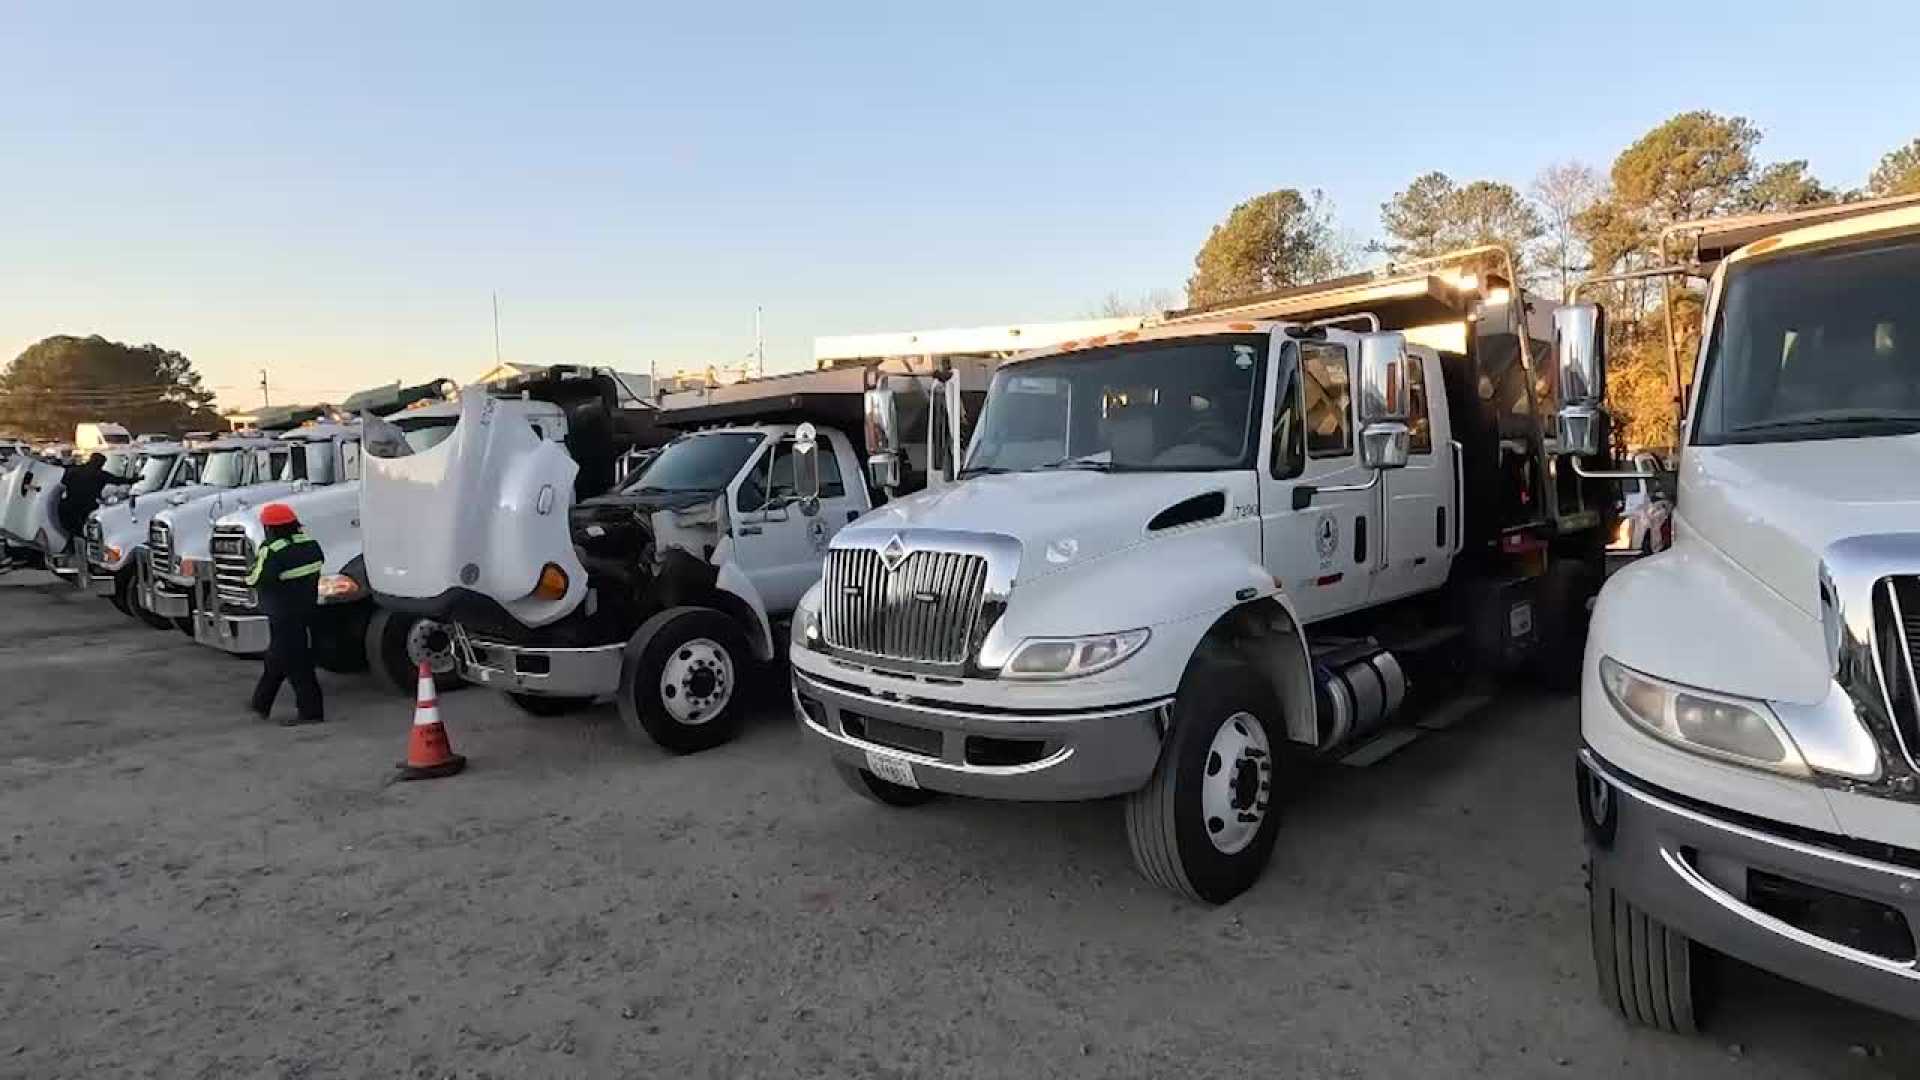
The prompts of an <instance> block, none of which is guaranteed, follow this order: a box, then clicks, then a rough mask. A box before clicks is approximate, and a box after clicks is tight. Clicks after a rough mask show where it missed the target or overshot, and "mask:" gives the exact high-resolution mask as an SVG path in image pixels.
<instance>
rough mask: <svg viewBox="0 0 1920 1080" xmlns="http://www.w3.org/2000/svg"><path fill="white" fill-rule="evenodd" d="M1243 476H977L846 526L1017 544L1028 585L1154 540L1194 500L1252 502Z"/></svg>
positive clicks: (1228, 509)
mask: <svg viewBox="0 0 1920 1080" xmlns="http://www.w3.org/2000/svg"><path fill="white" fill-rule="evenodd" d="M1246 486H1247V485H1246V483H1245V481H1244V479H1243V476H1242V474H1239V473H1232V472H1218V473H1159V472H1138V473H1098V472H1082V471H1068V470H1061V471H1057V472H1028V473H1009V474H1003V475H987V476H976V477H973V478H972V479H970V480H967V481H966V482H965V483H961V484H953V485H949V486H947V487H942V488H935V489H930V490H927V491H922V492H919V493H917V494H914V495H910V496H907V497H906V498H904V499H896V500H894V501H893V502H890V503H888V504H886V505H885V506H883V507H880V508H879V509H878V510H875V511H873V512H872V513H869V514H867V515H866V516H865V517H862V518H861V519H860V520H859V522H858V523H856V524H855V525H853V526H849V528H850V529H857V530H859V531H861V532H867V531H869V530H872V531H880V532H884V531H886V530H890V529H946V530H952V531H958V532H981V533H999V534H1001V535H1004V536H1011V537H1013V538H1014V539H1016V540H1018V541H1020V546H1021V551H1022V554H1021V558H1020V570H1019V578H1020V580H1022V581H1032V580H1035V579H1037V578H1041V577H1045V576H1047V575H1048V574H1052V573H1057V572H1059V571H1061V570H1065V569H1067V568H1068V567H1070V566H1080V565H1084V564H1086V563H1088V562H1091V561H1093V560H1095V559H1100V558H1104V557H1106V556H1108V555H1112V554H1114V553H1116V552H1119V551H1124V550H1126V549H1127V548H1130V547H1133V546H1135V545H1137V544H1144V543H1148V542H1150V541H1151V540H1153V539H1154V535H1153V534H1151V533H1149V532H1148V531H1147V523H1148V522H1150V521H1152V520H1153V519H1154V517H1155V516H1156V515H1158V514H1159V513H1160V512H1161V511H1163V510H1167V509H1169V508H1170V507H1173V506H1175V505H1176V504H1179V503H1182V502H1185V501H1186V500H1188V499H1191V498H1194V497H1196V496H1203V495H1206V494H1208V493H1210V492H1216V491H1217V492H1220V493H1221V494H1222V496H1223V499H1222V502H1221V506H1222V513H1221V515H1220V516H1222V517H1224V516H1226V515H1227V514H1230V513H1232V508H1233V506H1234V505H1235V504H1236V503H1246V502H1250V501H1251V500H1252V493H1251V491H1243V490H1242V489H1243V488H1244V487H1246Z"/></svg>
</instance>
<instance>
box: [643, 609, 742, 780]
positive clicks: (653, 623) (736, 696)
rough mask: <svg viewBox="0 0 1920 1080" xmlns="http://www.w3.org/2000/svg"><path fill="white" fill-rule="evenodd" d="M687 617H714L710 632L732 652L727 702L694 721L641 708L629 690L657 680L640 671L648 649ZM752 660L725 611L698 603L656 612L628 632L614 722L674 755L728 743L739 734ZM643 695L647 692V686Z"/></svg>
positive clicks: (646, 663) (648, 663)
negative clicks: (630, 634)
mask: <svg viewBox="0 0 1920 1080" xmlns="http://www.w3.org/2000/svg"><path fill="white" fill-rule="evenodd" d="M690 619H700V620H718V621H717V622H714V623H713V624H712V626H713V629H714V632H715V634H717V635H718V637H719V638H723V639H724V640H721V641H720V644H721V645H723V646H724V647H725V648H726V649H727V650H728V651H729V652H730V653H732V655H733V678H734V687H733V697H732V698H731V699H729V700H728V702H727V707H726V709H725V710H724V711H723V712H722V713H721V715H719V716H717V717H714V718H713V719H711V720H708V721H707V722H706V723H704V724H698V725H689V724H680V723H677V722H675V721H674V720H673V719H672V718H671V717H668V716H665V715H662V712H661V710H660V709H659V708H658V707H657V706H655V707H653V708H645V709H643V708H641V707H640V704H639V702H638V701H637V700H636V697H635V691H636V689H637V687H638V686H639V685H640V684H641V683H642V682H643V681H644V682H646V683H647V684H649V686H650V687H651V686H654V685H657V684H658V682H659V675H658V673H657V672H655V671H651V670H645V671H643V670H642V669H643V668H648V667H650V666H651V661H650V660H649V657H648V653H649V652H650V651H651V650H652V649H653V646H654V643H655V642H656V641H657V640H662V638H661V635H663V634H673V633H680V632H684V631H683V629H676V627H681V628H684V625H685V623H686V621H687V620H690ZM708 636H710V637H711V636H714V635H708ZM752 662H753V655H752V653H750V652H749V651H748V649H747V644H746V638H745V635H744V634H742V633H741V631H740V627H739V626H738V625H737V624H735V623H734V621H733V619H732V618H731V617H730V616H728V615H727V614H726V613H725V612H723V611H720V610H718V609H716V608H710V607H702V606H698V605H683V606H680V607H672V608H668V609H666V610H665V611H661V612H657V613H655V614H654V615H653V616H652V617H650V618H648V619H647V621H646V622H644V623H642V624H640V629H638V630H636V631H634V634H633V637H632V638H630V639H629V640H628V641H627V647H626V655H625V659H624V661H623V662H622V664H621V670H620V693H619V695H618V700H619V705H620V720H621V722H622V723H623V724H624V725H625V726H626V728H627V730H628V731H629V732H630V733H632V734H634V735H641V736H645V737H646V738H648V739H651V740H652V741H653V742H654V744H655V745H657V746H659V747H660V748H661V749H663V750H667V751H670V752H672V753H675V754H695V753H699V752H700V751H702V750H711V749H713V748H714V747H716V746H720V745H722V744H724V743H728V742H731V741H732V740H733V739H734V737H735V736H737V735H738V734H739V733H740V728H741V725H742V724H743V723H744V722H745V720H746V709H745V708H744V701H743V698H744V697H745V696H746V687H747V686H748V685H749V683H750V680H749V676H750V675H751V674H752V670H751V668H750V667H749V665H750V664H751V663H752ZM648 693H649V695H652V694H653V691H652V689H649V690H648Z"/></svg>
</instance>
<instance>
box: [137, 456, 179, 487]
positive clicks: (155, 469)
mask: <svg viewBox="0 0 1920 1080" xmlns="http://www.w3.org/2000/svg"><path fill="white" fill-rule="evenodd" d="M173 459H174V455H172V454H148V455H147V456H146V457H144V458H142V459H141V460H140V476H139V478H138V479H136V480H135V481H134V482H133V488H132V491H133V494H135V495H145V494H147V493H149V492H154V491H159V490H160V489H161V488H163V487H165V486H166V484H167V477H168V476H169V475H171V474H172V473H173Z"/></svg>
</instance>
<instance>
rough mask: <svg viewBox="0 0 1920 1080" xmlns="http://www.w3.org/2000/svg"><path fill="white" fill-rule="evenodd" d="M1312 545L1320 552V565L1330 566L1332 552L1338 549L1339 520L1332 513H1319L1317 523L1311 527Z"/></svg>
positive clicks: (1331, 563) (1323, 566)
mask: <svg viewBox="0 0 1920 1080" xmlns="http://www.w3.org/2000/svg"><path fill="white" fill-rule="evenodd" d="M1313 546H1314V548H1315V549H1316V550H1318V551H1319V553H1320V566H1321V567H1322V568H1323V569H1324V568H1326V567H1328V566H1332V565H1333V553H1334V552H1336V551H1338V550H1340V522H1338V521H1336V520H1335V519H1334V516H1333V515H1332V514H1322V515H1320V522H1319V524H1317V525H1315V526H1314V527H1313Z"/></svg>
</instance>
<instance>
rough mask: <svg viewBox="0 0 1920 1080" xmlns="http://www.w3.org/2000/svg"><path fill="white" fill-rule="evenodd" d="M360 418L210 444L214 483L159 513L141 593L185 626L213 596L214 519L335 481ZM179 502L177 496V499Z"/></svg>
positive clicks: (145, 602)
mask: <svg viewBox="0 0 1920 1080" xmlns="http://www.w3.org/2000/svg"><path fill="white" fill-rule="evenodd" d="M359 440H360V433H359V430H358V427H357V426H356V425H342V424H317V425H313V426H309V427H305V428H301V429H298V430H295V431H290V432H286V433H284V434H281V435H278V436H265V435H257V436H242V437H238V438H232V439H222V440H219V441H217V442H215V443H214V444H213V445H212V446H211V447H210V448H209V449H210V453H209V454H208V458H207V462H206V465H205V468H204V469H203V471H202V473H201V476H200V480H201V484H202V485H204V486H205V487H207V488H209V489H211V490H209V491H207V492H203V493H201V494H200V495H198V496H197V497H194V498H188V499H184V500H182V501H180V504H179V505H177V506H168V507H167V508H166V509H164V510H161V511H159V512H157V513H155V514H154V515H153V516H152V518H151V519H149V521H148V523H147V542H146V545H145V546H144V547H142V548H141V549H139V558H140V561H139V564H138V566H139V571H138V574H139V577H138V583H139V594H138V595H139V600H140V603H141V607H142V608H143V609H145V610H146V611H147V612H149V613H151V614H153V615H155V616H158V617H160V618H164V619H166V620H168V621H169V622H170V623H171V624H172V625H173V626H174V627H175V628H176V629H178V630H179V631H180V632H181V633H183V634H187V635H188V636H192V635H193V633H194V621H193V613H194V611H195V610H196V609H204V608H205V607H206V606H207V605H208V604H210V603H211V597H212V595H213V590H214V580H213V559H212V551H211V542H212V536H213V525H214V522H216V521H218V520H219V519H220V518H222V517H224V516H225V515H227V514H229V513H232V512H233V511H235V510H239V509H243V508H246V507H250V506H259V505H261V504H263V503H267V502H271V501H273V500H274V499H277V498H280V497H281V496H284V495H287V494H289V493H291V492H294V491H301V490H305V489H306V488H308V487H310V486H323V485H326V484H331V483H334V482H335V481H336V480H338V479H339V477H340V476H341V474H342V473H343V472H344V471H345V469H346V468H347V463H348V459H349V457H350V456H352V455H354V454H355V453H356V452H357V445H358V443H359ZM169 501H171V500H169Z"/></svg>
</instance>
